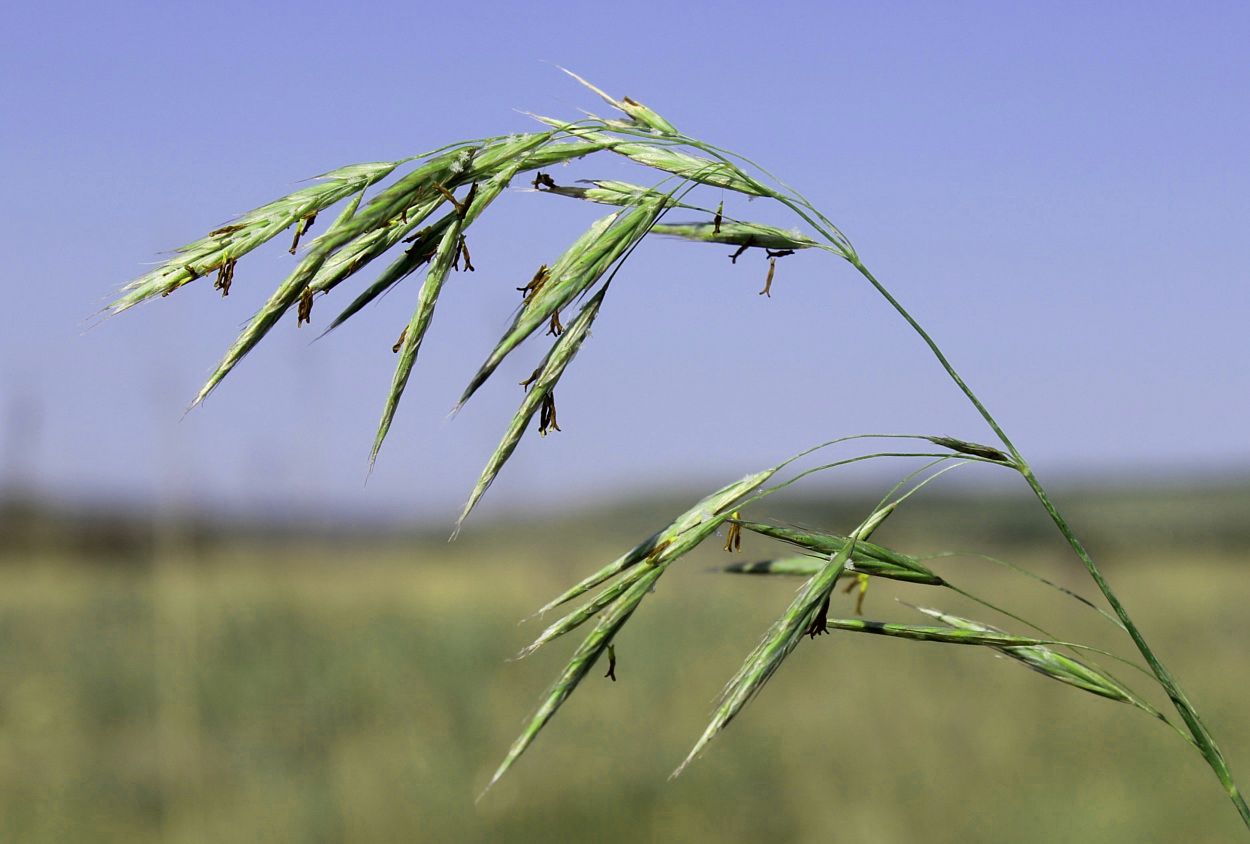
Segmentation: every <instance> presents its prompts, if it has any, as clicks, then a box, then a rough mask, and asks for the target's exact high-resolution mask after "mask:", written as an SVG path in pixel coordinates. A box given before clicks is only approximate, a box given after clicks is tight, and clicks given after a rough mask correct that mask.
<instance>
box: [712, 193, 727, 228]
mask: <svg viewBox="0 0 1250 844" xmlns="http://www.w3.org/2000/svg"><path fill="white" fill-rule="evenodd" d="M724 211H725V200H723V199H722V200H721V201H720V205H717V206H716V216H715V217H713V218H712V234H720V224H721V222H723V219H724V218H723V217H722V216H721V215H722V214H723V213H724Z"/></svg>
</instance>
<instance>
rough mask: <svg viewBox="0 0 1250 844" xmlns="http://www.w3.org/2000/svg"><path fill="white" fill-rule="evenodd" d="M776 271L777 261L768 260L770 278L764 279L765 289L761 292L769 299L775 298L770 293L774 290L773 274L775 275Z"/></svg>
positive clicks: (774, 259) (773, 259)
mask: <svg viewBox="0 0 1250 844" xmlns="http://www.w3.org/2000/svg"><path fill="white" fill-rule="evenodd" d="M776 271H777V259H776V258H769V259H768V278H766V279H764V289H763V290H761V291H760V295H761V296H767V297H768V298H769V299H771V298H773V294H772V293H770V292H769V291H770V290H772V289H773V273H775V272H776Z"/></svg>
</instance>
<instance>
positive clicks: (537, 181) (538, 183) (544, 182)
mask: <svg viewBox="0 0 1250 844" xmlns="http://www.w3.org/2000/svg"><path fill="white" fill-rule="evenodd" d="M531 184H532V185H533V186H534V188H535V189H539V188H547V189H549V190H552V189H555V188H556V187H558V185H556V180H555V179H553V178H551V177H550V176H548V175H547V174H546V173H544V172H543V171H541V170H539V171H538V175H537V176H535V177H534V181H533V182H531Z"/></svg>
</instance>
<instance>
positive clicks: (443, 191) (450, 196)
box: [434, 182, 465, 219]
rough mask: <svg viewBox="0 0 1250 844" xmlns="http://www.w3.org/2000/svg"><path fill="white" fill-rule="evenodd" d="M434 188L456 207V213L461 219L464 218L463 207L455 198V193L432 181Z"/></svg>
mask: <svg viewBox="0 0 1250 844" xmlns="http://www.w3.org/2000/svg"><path fill="white" fill-rule="evenodd" d="M434 190H436V191H438V192H439V193H441V194H442V195H443V199H446V200H447V201H448V202H450V203H451V204H452V207H453V208H455V209H456V214H457V215H458V216H459V217H460V218H461V219H464V211H465V207H464V206H463V205H461V204H460V200H458V199H456V195H455V194H454V193H452V192H451V191H449V190H447V188H445V187H443V186H442V185H440V184H438V183H437V182H435V183H434Z"/></svg>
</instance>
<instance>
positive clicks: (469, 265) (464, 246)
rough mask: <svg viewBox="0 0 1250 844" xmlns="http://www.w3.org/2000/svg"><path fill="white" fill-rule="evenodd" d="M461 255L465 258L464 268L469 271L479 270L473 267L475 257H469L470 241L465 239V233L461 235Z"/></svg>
mask: <svg viewBox="0 0 1250 844" xmlns="http://www.w3.org/2000/svg"><path fill="white" fill-rule="evenodd" d="M460 257H462V258H464V268H465V270H466V271H467V272H471V273H475V272H477V270H476V269H474V267H473V259H472V258H470V257H469V243H468V241H466V240H465V239H464V235H460Z"/></svg>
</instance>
